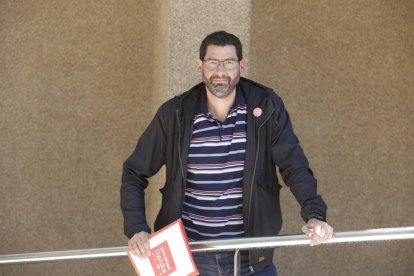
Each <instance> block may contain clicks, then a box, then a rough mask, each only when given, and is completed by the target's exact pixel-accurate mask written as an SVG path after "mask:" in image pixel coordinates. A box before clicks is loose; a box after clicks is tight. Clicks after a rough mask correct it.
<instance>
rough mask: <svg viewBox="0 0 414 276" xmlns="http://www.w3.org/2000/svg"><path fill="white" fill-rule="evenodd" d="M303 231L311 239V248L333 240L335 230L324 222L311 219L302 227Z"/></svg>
mask: <svg viewBox="0 0 414 276" xmlns="http://www.w3.org/2000/svg"><path fill="white" fill-rule="evenodd" d="M302 231H303V232H304V233H305V234H306V235H307V236H308V237H310V238H311V242H310V246H314V245H318V244H321V243H323V242H325V241H327V240H330V239H332V237H333V235H334V229H333V228H332V227H331V226H330V225H329V224H327V223H326V222H324V221H320V220H317V219H311V220H309V221H308V224H306V225H305V226H303V227H302Z"/></svg>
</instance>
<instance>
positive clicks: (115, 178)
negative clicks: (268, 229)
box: [0, 0, 414, 275]
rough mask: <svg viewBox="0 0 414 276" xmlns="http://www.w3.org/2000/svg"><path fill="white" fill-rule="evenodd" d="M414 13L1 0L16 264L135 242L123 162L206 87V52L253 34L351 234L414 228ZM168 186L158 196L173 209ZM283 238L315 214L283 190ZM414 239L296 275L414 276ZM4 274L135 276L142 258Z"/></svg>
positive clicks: (347, 253)
mask: <svg viewBox="0 0 414 276" xmlns="http://www.w3.org/2000/svg"><path fill="white" fill-rule="evenodd" d="M413 15H414V6H413V4H412V2H411V1H408V0H407V1H355V0H353V1H270V0H263V1H252V2H251V1H247V0H237V1H224V0H217V1H205V2H204V1H181V0H180V1H133V0H125V1H113V0H105V1H94V0H86V1H58V0H54V1H41V2H36V3H32V2H30V3H29V2H28V1H6V0H3V1H0V133H1V139H0V185H1V193H0V210H1V211H0V254H9V253H23V252H34V251H54V250H66V249H80V248H96V247H110V246H122V245H126V241H127V240H126V238H125V237H123V229H122V215H121V212H120V208H119V187H120V175H121V167H122V162H123V161H124V160H125V158H126V157H127V156H128V155H129V154H130V153H131V151H132V150H133V147H134V146H135V143H136V139H137V137H138V136H139V135H140V134H141V133H142V131H143V129H144V127H145V126H146V125H147V123H148V122H149V121H150V120H151V118H152V116H153V114H154V112H155V110H156V109H157V108H158V106H159V104H160V103H161V102H163V101H164V100H165V99H167V98H169V97H171V96H173V95H176V94H179V93H180V92H181V91H182V90H184V89H187V88H189V87H190V86H192V85H193V84H194V83H195V82H197V81H198V80H199V76H197V75H196V73H195V65H194V64H195V58H197V50H198V47H199V43H200V40H201V39H202V38H203V37H204V36H205V35H206V34H208V33H210V32H212V31H215V30H218V29H226V30H228V31H231V32H234V33H235V34H237V35H238V36H240V37H241V39H242V42H243V46H244V48H245V53H246V57H247V58H248V60H249V76H250V77H251V78H253V79H255V80H257V81H260V82H262V83H264V84H267V85H269V86H271V87H273V88H274V89H275V90H277V91H278V93H279V94H280V95H281V96H282V97H283V99H284V100H285V103H286V105H287V108H288V110H289V112H290V115H291V117H292V120H293V123H294V126H295V129H296V132H297V134H298V136H299V137H300V139H301V142H302V144H303V147H304V149H305V151H306V153H307V155H308V157H309V159H310V163H311V166H312V168H313V169H314V171H315V174H316V176H317V178H318V180H319V190H320V192H321V193H322V194H323V196H324V198H325V200H326V201H327V203H328V205H329V213H328V215H329V221H330V222H331V223H332V224H333V226H334V227H335V228H336V229H337V230H338V231H347V230H358V229H366V228H378V227H394V226H395V227H396V226H409V225H414V215H413V214H412V212H410V209H412V208H410V207H411V203H412V198H414V190H413V183H412V179H414V172H413V169H412V168H413V167H414V150H413V147H412V142H413V138H412V137H414V124H413V121H414V120H413V119H414V95H413V94H414V92H413V90H414V79H413V77H412V76H413V75H414V46H413V45H414V38H413V37H414V36H413V33H414V22H413V21H414V16H413ZM163 181H164V179H163V174H162V173H160V174H159V175H158V176H157V177H155V178H153V179H152V180H151V182H152V184H153V185H152V186H150V188H149V190H148V193H147V203H148V206H149V209H148V218H149V222H150V224H152V223H153V220H154V216H155V213H156V212H157V211H158V208H159V195H158V192H157V188H159V186H160V185H162V183H163ZM282 204H283V206H282V207H283V211H284V221H285V224H284V228H283V233H285V234H286V233H298V232H299V231H300V228H301V226H302V221H301V219H300V216H299V207H298V205H297V203H296V202H295V201H294V200H293V199H292V196H291V195H290V193H289V190H288V188H286V187H285V188H284V189H282ZM413 248H414V244H413V241H406V242H389V243H369V244H368V243H365V244H349V245H331V246H320V247H315V248H310V247H293V248H280V249H277V250H276V255H275V262H276V263H277V265H278V270H279V272H280V275H409V274H410V273H411V271H413V270H414V259H413V257H412V256H414V252H413V250H414V249H413ZM0 275H134V271H133V269H132V267H131V265H130V263H129V261H128V259H127V258H119V259H100V260H84V261H68V262H58V263H48V264H37V265H14V266H0Z"/></svg>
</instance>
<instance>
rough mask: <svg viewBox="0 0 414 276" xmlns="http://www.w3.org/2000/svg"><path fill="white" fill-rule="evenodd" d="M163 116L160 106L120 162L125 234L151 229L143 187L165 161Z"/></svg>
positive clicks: (129, 235) (129, 234)
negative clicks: (130, 152) (126, 156)
mask: <svg viewBox="0 0 414 276" xmlns="http://www.w3.org/2000/svg"><path fill="white" fill-rule="evenodd" d="M164 118H165V116H164V112H163V110H162V107H161V108H160V109H159V110H158V112H157V114H156V115H155V117H154V118H153V120H152V121H151V123H150V124H149V126H148V127H147V128H146V130H145V131H144V133H143V134H142V136H141V137H140V139H139V140H138V143H137V145H136V148H135V150H134V151H133V153H132V154H131V156H130V157H129V158H128V159H127V160H126V161H125V162H124V165H123V173H122V184H121V191H120V195H121V210H122V214H123V216H124V233H125V235H126V236H127V237H129V238H131V237H132V236H134V234H136V233H138V232H141V231H145V232H148V233H150V232H151V229H150V227H149V226H148V224H147V220H146V216H145V191H144V190H145V189H146V188H147V186H148V178H149V177H151V176H153V175H154V174H156V173H157V172H158V171H159V169H160V168H161V166H162V165H163V164H164V162H165V147H166V136H165V124H166V123H165V120H164Z"/></svg>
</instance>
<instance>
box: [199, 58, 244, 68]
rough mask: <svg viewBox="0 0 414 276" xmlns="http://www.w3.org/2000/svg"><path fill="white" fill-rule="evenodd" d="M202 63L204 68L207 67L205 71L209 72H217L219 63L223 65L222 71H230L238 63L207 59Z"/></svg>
mask: <svg viewBox="0 0 414 276" xmlns="http://www.w3.org/2000/svg"><path fill="white" fill-rule="evenodd" d="M203 62H204V64H205V66H206V67H207V69H209V70H217V68H218V67H219V65H220V63H223V66H224V69H226V70H232V69H234V68H236V66H237V64H238V62H239V61H238V60H235V59H226V60H216V59H208V60H203Z"/></svg>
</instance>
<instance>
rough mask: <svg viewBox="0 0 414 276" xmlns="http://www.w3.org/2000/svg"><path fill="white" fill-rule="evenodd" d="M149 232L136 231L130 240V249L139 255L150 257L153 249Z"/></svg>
mask: <svg viewBox="0 0 414 276" xmlns="http://www.w3.org/2000/svg"><path fill="white" fill-rule="evenodd" d="M148 236H149V234H148V233H147V232H144V231H141V232H139V233H136V234H135V235H134V236H133V237H132V238H131V239H130V240H129V241H128V250H131V252H132V253H133V254H134V255H135V256H138V257H141V258H148V257H149V256H150V255H151V249H150V245H149V241H148Z"/></svg>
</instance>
